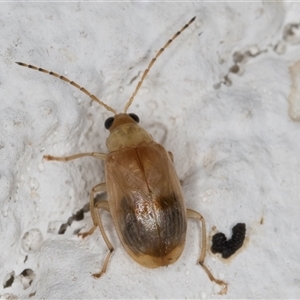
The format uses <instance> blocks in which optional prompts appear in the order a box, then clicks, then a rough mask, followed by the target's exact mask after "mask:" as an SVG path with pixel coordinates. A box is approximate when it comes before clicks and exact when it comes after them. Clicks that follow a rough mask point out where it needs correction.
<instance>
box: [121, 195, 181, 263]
mask: <svg viewBox="0 0 300 300" xmlns="http://www.w3.org/2000/svg"><path fill="white" fill-rule="evenodd" d="M133 202H134V201H133V200H132V199H129V200H127V199H126V198H123V199H122V201H121V211H122V217H123V218H121V219H120V225H121V231H122V234H123V238H124V242H125V243H126V245H127V246H128V247H129V248H130V249H131V251H133V252H134V253H136V254H141V253H143V254H146V255H150V256H153V257H162V256H165V255H167V254H169V253H170V252H171V251H172V250H173V249H174V248H176V246H177V245H178V244H179V243H180V242H182V238H183V234H185V232H186V216H185V210H184V207H182V206H181V203H180V201H179V199H178V197H177V196H176V195H175V194H171V195H169V196H167V197H160V198H159V199H158V200H157V199H151V200H145V201H144V203H143V204H144V205H143V207H142V209H141V200H138V201H137V203H136V204H135V203H133ZM138 204H139V207H138Z"/></svg>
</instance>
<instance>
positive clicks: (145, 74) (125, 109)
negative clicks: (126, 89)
mask: <svg viewBox="0 0 300 300" xmlns="http://www.w3.org/2000/svg"><path fill="white" fill-rule="evenodd" d="M195 19H196V17H194V18H192V19H191V20H190V21H189V22H188V23H187V24H186V25H184V26H183V27H182V28H181V30H179V31H177V32H176V33H175V34H174V35H173V37H172V38H171V39H169V40H168V41H167V42H166V44H165V45H164V46H163V47H162V48H161V49H160V50H159V51H158V52H157V53H156V55H155V56H154V58H152V60H151V61H150V63H149V65H148V67H147V68H146V70H145V71H144V73H143V75H142V77H141V79H140V81H139V82H138V84H137V86H136V88H135V90H134V92H133V94H132V96H131V97H130V98H129V101H128V102H127V103H126V105H125V108H124V113H126V112H127V109H128V108H129V106H130V105H131V104H132V101H133V99H134V97H135V96H136V94H137V92H138V90H139V89H140V87H141V85H142V84H143V81H144V79H145V78H146V76H147V74H148V73H149V71H150V69H151V67H152V66H153V64H154V63H155V61H156V60H157V58H158V57H159V56H160V55H161V54H162V53H163V52H164V50H165V49H166V48H167V47H168V46H169V45H170V44H171V43H172V42H173V41H174V40H175V39H176V38H177V37H178V36H179V35H180V34H181V33H182V32H183V31H184V30H185V29H187V28H188V27H189V26H190V25H191V24H192V23H193V22H194V21H195Z"/></svg>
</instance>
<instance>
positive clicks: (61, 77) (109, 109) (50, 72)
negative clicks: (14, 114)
mask: <svg viewBox="0 0 300 300" xmlns="http://www.w3.org/2000/svg"><path fill="white" fill-rule="evenodd" d="M16 64H18V65H20V66H22V67H26V68H29V69H33V70H36V71H40V72H43V73H46V74H49V75H52V76H54V77H57V78H59V79H61V80H63V81H65V82H68V83H70V84H71V85H73V86H75V87H76V88H77V89H79V90H81V91H82V92H83V93H85V94H86V95H88V96H89V97H90V98H91V99H92V100H94V101H96V102H98V103H99V104H100V105H102V106H104V107H105V108H106V109H107V110H108V111H111V112H112V113H114V114H117V112H116V111H115V110H114V109H113V108H111V107H110V106H108V105H107V104H105V103H104V102H102V101H101V100H100V99H98V98H97V97H96V96H95V95H93V94H91V93H90V92H89V91H87V90H86V89H85V88H84V87H81V86H80V85H79V84H77V83H76V82H74V81H71V80H70V79H68V78H67V77H65V76H62V75H59V74H57V73H54V72H52V71H48V70H45V69H42V68H39V67H36V66H33V65H28V64H25V63H22V62H16Z"/></svg>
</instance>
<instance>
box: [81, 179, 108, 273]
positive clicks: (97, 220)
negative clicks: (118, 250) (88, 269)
mask: <svg viewBox="0 0 300 300" xmlns="http://www.w3.org/2000/svg"><path fill="white" fill-rule="evenodd" d="M98 192H106V183H105V182H103V183H100V184H98V185H96V186H94V187H93V189H92V191H91V193H90V212H91V216H92V219H93V223H94V226H93V227H92V228H91V229H90V230H89V231H87V232H83V233H79V236H82V237H83V238H85V237H86V236H88V235H91V234H92V233H93V232H94V231H95V229H96V228H97V227H99V229H100V232H101V235H102V237H103V239H104V241H105V244H106V246H107V248H108V250H109V252H108V253H107V256H106V258H105V260H104V263H103V266H102V269H101V271H100V272H99V273H96V274H93V276H94V277H96V278H99V277H100V276H101V275H102V274H103V273H105V272H106V268H107V265H108V262H109V259H110V257H111V255H112V253H113V251H114V247H113V245H112V244H111V242H110V240H109V239H108V237H107V235H106V232H105V229H104V227H103V223H102V220H101V216H100V212H99V209H104V210H106V211H108V212H110V210H109V203H108V201H103V200H102V201H100V202H98V203H96V205H95V201H94V197H95V194H96V193H98Z"/></svg>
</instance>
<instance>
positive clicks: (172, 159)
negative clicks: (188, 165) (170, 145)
mask: <svg viewBox="0 0 300 300" xmlns="http://www.w3.org/2000/svg"><path fill="white" fill-rule="evenodd" d="M168 154H169V157H170V159H171V161H172V163H173V162H174V156H173V153H172V152H171V151H168Z"/></svg>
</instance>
